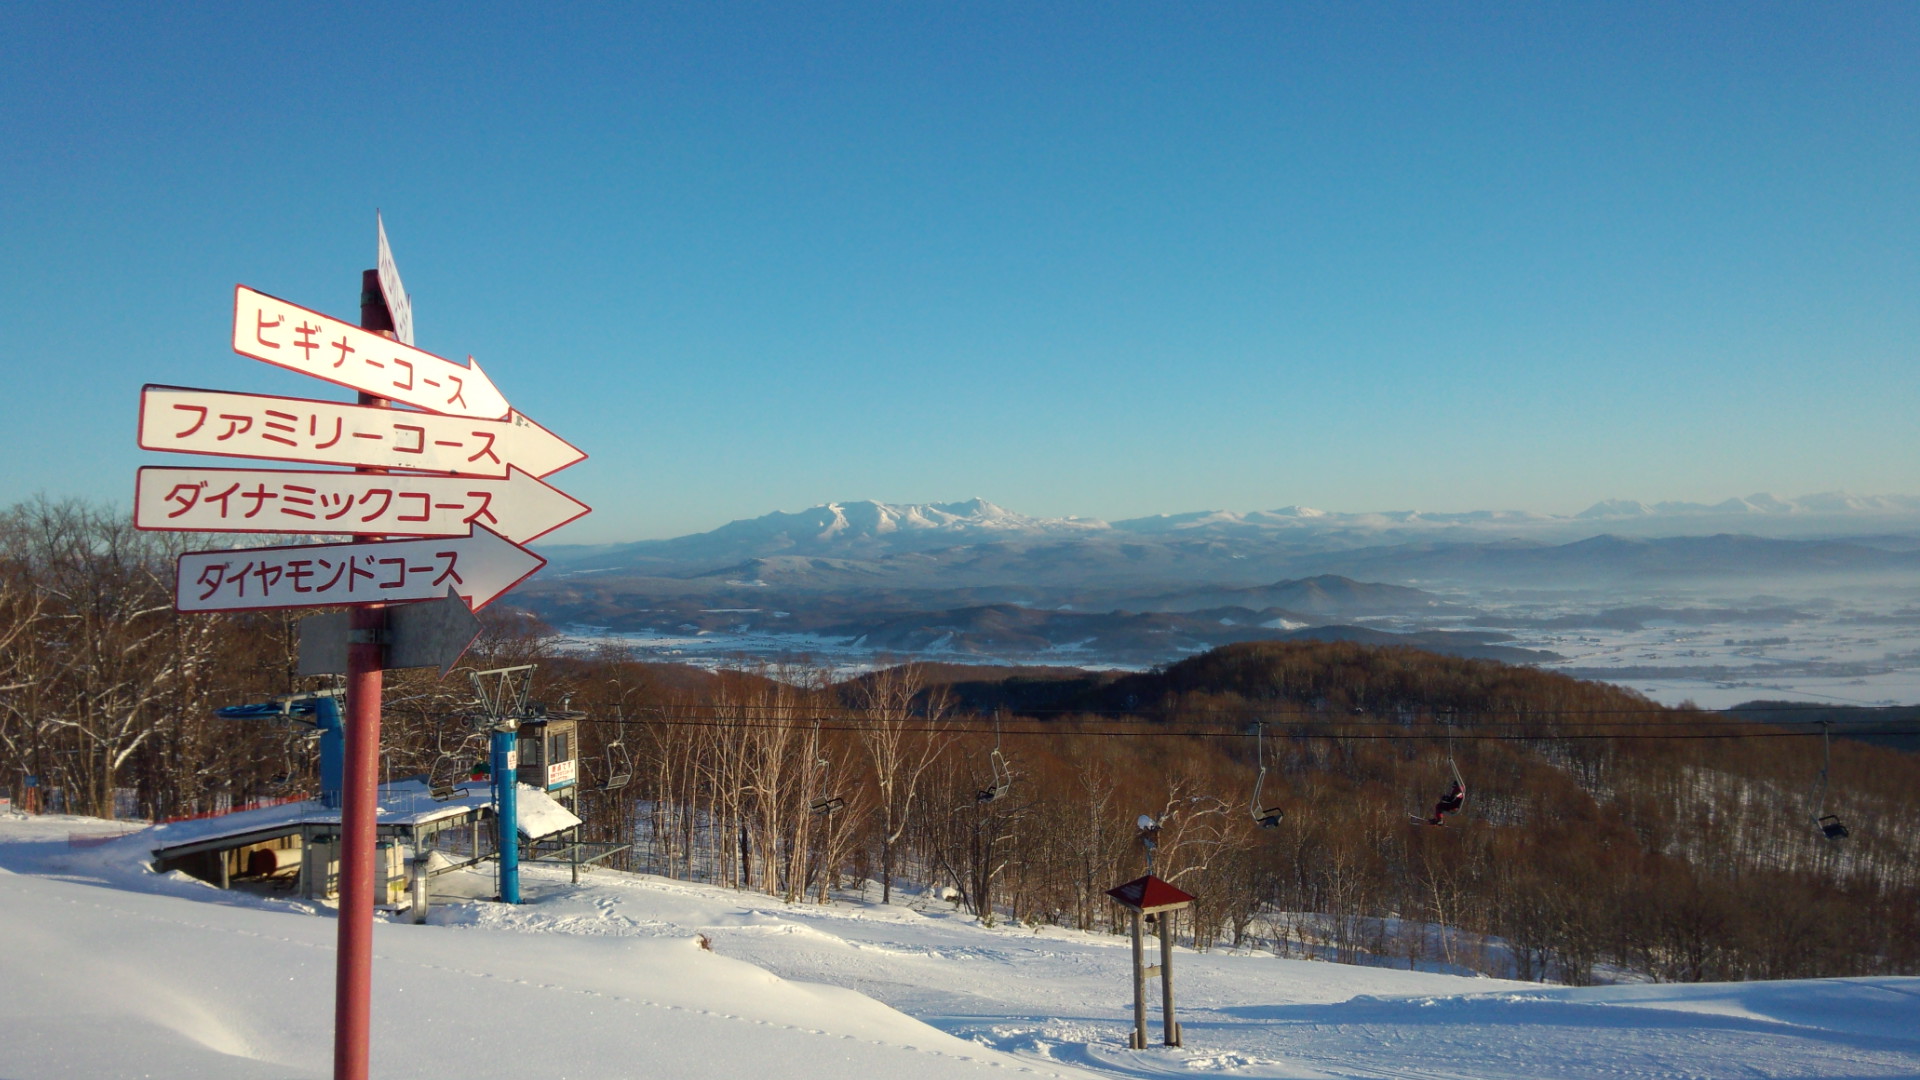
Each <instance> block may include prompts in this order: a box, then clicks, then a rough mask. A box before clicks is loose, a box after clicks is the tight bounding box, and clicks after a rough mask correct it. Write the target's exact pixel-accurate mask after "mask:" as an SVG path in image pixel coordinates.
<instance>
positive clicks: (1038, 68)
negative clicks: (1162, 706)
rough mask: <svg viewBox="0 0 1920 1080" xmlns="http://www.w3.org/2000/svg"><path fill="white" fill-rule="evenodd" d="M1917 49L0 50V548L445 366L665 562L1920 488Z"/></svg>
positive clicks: (591, 527) (1843, 16) (89, 19)
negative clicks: (359, 341)
mask: <svg viewBox="0 0 1920 1080" xmlns="http://www.w3.org/2000/svg"><path fill="white" fill-rule="evenodd" d="M1917 195H1920V5H1916V4H1912V3H1897V4H1858V3H1850V4H1798V5H1776V4H1757V3H1739V4H1710V3H1690V4H1650V3H1649V4H1643V3H1580V4H1565V5H1561V4H1541V3H1526V4H1516V5H1488V4H1415V3H1406V4H1391V5H1366V4H1355V3H1337V4H1329V5H1314V4H1301V3H1268V4H1255V5H1245V6H1242V5H1230V4H1181V5H1168V4H1156V5H1129V4H1109V3H1088V4H1044V3H1031V2H1029V3H1014V4H1006V5H994V4H981V3H968V4H932V3H927V4H894V3H885V4H872V5H865V4H856V5H838V4H831V3H821V2H809V3H804V4H792V5H722V4H709V3H687V4H674V5H640V4H611V5H606V6H588V5H584V4H567V5H545V4H524V3H516V4H498V5H490V4H451V3H450V4H445V5H435V6H430V7H409V6H406V5H396V4H370V5H343V4H327V5H313V6H311V7H306V8H302V7H299V6H295V5H280V4H235V5H219V4H191V5H159V4H144V3H143V4H132V5H127V6H125V7H106V6H100V5H88V4H9V5H5V6H4V7H0V196H3V197H0V238H4V243H3V245H0V251H4V253H5V259H4V262H3V263H0V375H4V376H5V385H6V387H7V396H6V398H5V401H6V403H7V406H8V412H9V416H8V422H7V423H6V424H5V425H4V427H0V450H4V455H5V461H6V465H5V468H4V470H0V503H8V502H12V501H14V500H16V499H19V498H22V497H26V496H28V495H31V494H32V493H34V492H38V491H44V492H46V493H47V494H49V495H54V496H68V495H80V496H86V497H89V498H93V499H97V500H103V501H113V502H118V503H123V504H124V503H127V502H129V501H130V499H131V494H132V482H133V470H134V468H135V466H136V465H138V464H141V463H142V462H145V463H148V464H163V463H165V464H193V463H196V462H203V461H204V459H189V460H177V461H173V462H166V461H163V460H161V459H162V458H164V457H166V455H156V454H143V453H142V452H141V451H139V450H138V449H137V448H136V447H135V445H134V428H135V419H136V403H137V397H138V391H139V387H140V386H141V385H142V384H143V383H146V382H162V383H173V384H178V385H187V386H203V387H210V388H221V389H233V390H252V391H261V392H268V393H281V394H289V395H305V396H313V397H333V398H339V397H341V396H342V392H341V391H339V390H337V389H336V388H333V387H330V386H327V385H326V384H322V383H318V382H314V381H312V380H308V379H304V378H302V377H300V376H297V375H293V374H289V373H285V372H281V371H278V370H276V369H271V368H269V367H267V366H266V365H263V364H260V363H258V362H255V361H251V360H247V359H244V358H242V357H239V356H236V355H234V354H233V353H232V352H231V351H230V350H229V347H228V338H229V332H230V321H231V317H232V316H231V304H232V287H233V285H234V284H235V283H236V282H242V283H245V284H247V285H250V286H252V287H254V288H257V289H260V290H263V291H265V292H269V293H273V294H275V295H279V296H283V297H286V298H288V299H290V300H294V301H296V302H299V303H303V304H306V305H308V306H310V307H313V308H317V309H319V310H321V311H325V312H328V313H330V314H334V315H337V316H341V317H344V318H348V319H353V318H356V317H357V298H358V288H359V271H360V270H361V269H363V268H365V267H369V266H371V265H373V258H374V210H375V208H376V207H378V208H380V209H382V210H384V212H385V215H386V221H387V228H388V233H389V235H390V236H391V238H392V241H393V245H394V251H395V255H396V257H397V260H398V263H399V266H400V268H401V270H402V272H403V274H404V275H405V277H406V281H407V285H408V288H409V291H410V292H411V293H412V294H413V297H414V307H415V318H416V322H417V327H418V339H419V344H420V345H421V346H422V347H423V348H426V349H428V350H430V351H434V352H438V353H441V354H442V355H446V356H451V357H456V358H459V357H464V356H466V355H467V354H469V353H471V354H473V355H475V356H477V357H478V358H479V359H480V360H481V362H482V363H483V364H484V365H485V366H486V367H487V370H488V371H489V373H490V374H492V375H493V377H494V378H495V380H496V381H497V382H498V383H499V385H500V387H501V389H502V390H503V391H505V393H506V394H507V396H508V397H509V398H510V399H512V401H513V402H514V403H515V404H516V405H517V406H519V407H520V408H522V409H523V410H524V411H525V412H527V413H528V414H529V415H531V416H533V417H534V418H536V419H538V420H539V421H541V422H542V423H544V424H546V425H547V426H548V427H550V428H552V429H554V430H555V431H557V432H559V433H560V434H562V435H564V436H567V437H568V438H569V439H571V440H572V441H573V442H575V443H576V444H578V445H579V446H581V447H582V448H584V449H586V450H587V451H588V452H589V453H590V454H591V455H592V458H591V460H589V461H587V462H585V463H582V464H580V465H578V466H575V467H574V468H572V469H569V470H567V471H565V472H562V473H560V474H557V475H556V476H555V477H554V478H553V479H554V481H555V482H556V483H557V484H558V485H559V486H560V487H562V488H565V489H566V490H568V491H570V492H571V493H573V494H575V495H576V496H578V497H580V498H581V499H583V500H584V501H586V502H588V503H591V504H593V505H594V506H595V508H596V513H595V514H594V515H593V516H592V517H589V518H587V519H585V520H583V521H582V522H580V523H579V524H577V525H574V526H571V527H569V528H568V529H566V530H564V531H562V532H561V533H556V534H554V536H553V537H552V538H551V539H553V540H556V541H576V542H593V541H604V540H621V539H634V538H640V537H649V536H670V535H677V534H680V533H685V532H691V531H696V530H701V529H706V528H711V527H714V526H716V525H719V524H721V523H723V522H725V521H727V520H730V519H732V518H737V517H747V516H755V515H758V514H761V513H765V512H767V511H770V510H775V509H782V510H797V509H800V508H802V507H805V506H808V505H811V504H815V503H819V502H825V501H830V500H850V499H863V498H873V499H882V500H887V501H895V502H911V501H945V500H953V499H962V498H967V497H970V496H974V495H979V496H984V497H986V498H989V499H992V500H993V501H995V502H998V503H1001V504H1003V505H1006V506H1008V507H1010V508H1012V509H1016V510H1020V511H1023V512H1026V513H1031V514H1041V515H1064V514H1084V515H1093V516H1098V517H1104V518H1109V519H1113V518H1121V517H1129V516H1135V515H1141V514H1148V513H1158V512H1177V511H1187V510H1198V509H1207V508H1227V509H1236V510H1250V509H1257V508H1271V507H1276V506H1282V505H1287V504H1293V503H1300V504H1306V505H1311V506H1319V507H1324V508H1327V509H1334V510H1378V509H1429V510H1466V509H1476V508H1517V509H1531V510H1541V511H1551V512H1572V511H1577V510H1579V509H1581V508H1582V507H1584V506H1586V505H1587V504H1589V503H1591V502H1593V501H1595V500H1597V499H1600V498H1606V497H1625V498H1639V499H1645V500H1649V501H1652V500H1658V499H1700V500H1718V499H1721V498H1725V497H1728V496H1731V495H1737V494H1747V493H1750V492H1754V491H1762V490H1765V491H1773V492H1777V493H1780V494H1784V495H1797V494H1803V493H1807V492H1813V491H1824V490H1836V489H1845V490H1851V491H1857V492H1864V493H1887V492H1902V493H1912V492H1916V491H1920V452H1916V451H1917V450H1920V446H1917V445H1916V444H1917V443H1920V423H1916V408H1915V406H1916V405H1917V404H1920V388H1917V387H1916V379H1915V373H1916V361H1920V199H1917V198H1916V196H1917Z"/></svg>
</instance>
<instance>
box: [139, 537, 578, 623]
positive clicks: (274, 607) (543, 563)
mask: <svg viewBox="0 0 1920 1080" xmlns="http://www.w3.org/2000/svg"><path fill="white" fill-rule="evenodd" d="M476 531H478V532H484V533H493V538H494V539H495V540H498V541H500V542H501V543H503V544H506V545H507V546H509V547H516V548H520V550H521V551H524V552H526V553H527V554H528V555H530V556H532V557H533V559H534V561H535V562H536V563H538V565H537V566H535V567H534V568H533V569H531V570H529V571H527V572H526V573H524V574H521V575H520V576H519V577H517V578H514V579H513V581H512V582H511V583H509V584H508V585H507V586H506V587H505V588H503V589H501V590H500V591H499V592H497V593H494V594H493V596H492V597H491V598H490V599H488V600H485V601H483V602H481V603H480V604H479V605H477V606H476V605H475V604H474V602H473V600H472V598H471V597H466V596H462V597H460V599H462V600H465V601H466V603H467V610H469V611H474V612H478V611H480V610H482V609H484V608H485V607H486V606H487V605H488V604H491V603H493V602H494V601H496V600H498V599H500V598H501V597H503V596H505V595H507V594H508V593H510V592H512V591H513V590H515V589H517V588H519V587H520V583H521V582H523V581H525V580H527V579H528V578H530V577H532V576H533V575H535V574H537V573H539V572H540V571H542V570H544V569H546V567H547V560H546V559H545V558H543V557H542V556H541V555H539V554H538V553H537V552H533V551H528V550H527V549H526V548H524V547H521V546H520V545H519V544H516V543H514V542H513V541H511V540H509V539H507V538H506V537H504V536H501V535H500V534H499V533H496V532H493V530H492V529H489V528H486V527H484V526H482V527H481V528H480V529H478V530H476ZM472 535H473V534H472V533H468V534H467V536H466V537H458V536H454V537H447V536H421V537H412V538H409V539H406V540H397V541H395V543H401V544H411V543H417V542H419V541H421V540H462V539H466V538H467V537H471V536H472ZM379 543H380V541H377V540H376V541H374V542H373V543H371V544H270V545H268V546H267V547H257V548H206V549H204V550H201V551H183V552H181V553H180V554H179V555H176V556H174V560H173V610H175V611H177V612H179V613H180V614H182V615H221V614H226V613H229V612H240V611H293V610H297V609H300V608H331V607H369V606H371V605H373V604H412V603H424V602H426V601H429V600H438V599H440V597H438V596H420V597H412V598H409V599H406V600H393V599H387V600H326V601H323V602H320V603H315V604H266V605H263V606H260V607H222V608H183V607H181V606H180V563H181V562H182V561H183V560H185V559H187V558H189V557H191V556H194V555H224V554H226V553H227V552H235V553H240V552H252V551H305V550H312V551H319V550H321V549H322V548H357V549H359V550H361V551H363V552H364V551H365V550H366V549H368V548H372V547H377V546H379ZM440 595H441V596H445V595H446V594H445V593H442V594H440ZM455 595H458V590H456V591H455Z"/></svg>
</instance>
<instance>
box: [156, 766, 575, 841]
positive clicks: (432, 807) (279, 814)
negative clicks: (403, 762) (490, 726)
mask: <svg viewBox="0 0 1920 1080" xmlns="http://www.w3.org/2000/svg"><path fill="white" fill-rule="evenodd" d="M454 792H455V793H454V797H453V798H451V799H448V800H446V801H445V802H441V801H439V800H436V799H434V798H433V796H431V795H429V794H427V785H426V784H425V783H424V782H423V781H420V780H396V781H394V782H393V783H390V784H382V785H380V790H379V795H378V799H379V806H380V812H379V817H378V821H379V824H381V825H389V826H404V827H408V828H417V827H419V826H421V825H426V824H430V823H432V822H435V821H439V820H442V819H444V818H449V817H458V816H461V815H464V814H469V813H472V812H473V811H475V810H478V809H481V808H489V809H490V808H491V807H492V806H493V796H492V794H491V791H490V789H489V786H488V785H487V784H485V783H468V784H463V785H461V786H459V787H457V788H455V789H454ZM339 821H340V811H338V810H330V809H328V808H326V807H324V806H321V805H320V804H319V803H318V802H317V801H314V800H311V799H309V800H306V801H303V802H292V803H284V804H282V805H280V806H268V807H262V808H261V809H258V810H239V811H235V812H234V813H231V814H222V815H221V816H219V817H210V818H199V819H196V820H193V821H174V822H169V823H167V824H164V825H155V826H153V827H152V828H150V829H148V830H146V831H145V833H144V834H143V839H144V840H145V841H146V842H147V844H148V846H149V847H151V848H152V849H153V851H154V853H155V854H158V853H160V852H162V851H165V850H168V849H170V848H177V847H182V846H185V845H188V844H198V843H202V842H204V841H207V840H217V839H220V838H222V837H228V836H241V835H244V834H247V833H252V832H259V831H262V830H271V829H293V828H297V827H298V826H301V825H332V824H338V823H339ZM518 824H519V832H520V835H521V836H524V837H526V838H527V839H529V840H538V839H540V838H541V837H543V836H551V835H553V834H554V833H556V832H560V831H562V830H564V829H571V828H573V827H574V826H576V825H578V824H580V819H579V818H577V817H575V816H573V814H571V813H569V812H568V811H567V808H566V807H564V806H561V805H560V804H559V803H557V802H555V801H554V800H553V798H552V797H551V796H549V795H548V794H547V793H546V792H544V791H540V790H537V789H535V788H532V787H528V786H527V785H526V784H521V785H520V797H519V822H518Z"/></svg>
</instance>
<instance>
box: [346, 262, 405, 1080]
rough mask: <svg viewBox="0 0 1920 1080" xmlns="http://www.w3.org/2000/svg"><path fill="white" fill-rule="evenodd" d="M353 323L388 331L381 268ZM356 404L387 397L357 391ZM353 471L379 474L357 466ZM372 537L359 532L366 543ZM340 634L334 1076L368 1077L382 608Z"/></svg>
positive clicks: (363, 280) (380, 402)
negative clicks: (342, 779) (342, 686)
mask: <svg viewBox="0 0 1920 1080" xmlns="http://www.w3.org/2000/svg"><path fill="white" fill-rule="evenodd" d="M360 325H361V326H362V327H364V328H366V329H368V330H380V331H386V332H388V333H391V332H392V330H393V317H392V316H391V315H390V314H388V312H387V303H386V300H385V299H383V298H382V297H381V295H380V273H379V271H378V270H368V271H365V272H364V273H362V274H361V275H360ZM360 404H362V405H374V406H380V407H385V406H386V405H388V404H389V402H388V401H387V399H386V398H379V397H374V396H373V395H371V394H361V395H360ZM358 471H360V472H385V471H386V470H385V469H361V470H358ZM376 539H379V538H378V537H372V536H368V537H359V538H356V542H366V541H372V540H376ZM348 626H349V627H350V634H349V637H348V639H347V716H346V728H347V768H346V783H345V784H344V785H343V786H342V789H341V797H340V928H339V942H340V945H339V956H338V958H337V962H336V966H335V973H334V996H333V1076H334V1080H367V1061H368V1055H369V1049H370V1046H371V1041H372V1040H371V1038H370V1037H369V1027H370V1026H371V1022H372V1014H373V897H374V889H375V887H376V885H377V884H378V883H379V882H378V867H376V866H375V865H374V856H375V854H376V851H377V842H378V828H377V825H378V814H379V782H380V672H381V665H382V660H383V657H382V645H381V641H382V639H383V638H384V637H385V630H386V626H387V612H386V609H385V608H384V607H382V606H379V605H371V606H367V607H356V608H354V609H353V610H352V614H351V615H350V616H349V622H348Z"/></svg>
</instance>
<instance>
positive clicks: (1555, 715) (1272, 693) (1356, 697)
mask: <svg viewBox="0 0 1920 1080" xmlns="http://www.w3.org/2000/svg"><path fill="white" fill-rule="evenodd" d="M923 670H925V671H926V672H927V673H928V675H929V677H930V679H931V680H932V681H933V682H935V683H937V684H939V685H943V686H949V687H951V688H952V689H953V692H955V693H957V694H958V695H959V696H960V697H961V699H962V700H963V701H964V702H965V704H967V705H968V706H969V707H970V708H973V709H976V710H978V711H983V712H991V711H994V710H996V709H1004V710H1006V711H1009V712H1015V713H1025V714H1030V715H1036V716H1038V715H1046V714H1059V713H1070V712H1086V713H1098V714H1102V715H1111V716H1119V715H1134V716H1141V717H1147V718H1164V717H1166V716H1171V715H1175V714H1178V713H1181V712H1182V711H1190V710H1191V709H1192V708H1193V707H1195V706H1196V705H1197V704H1199V703H1206V704H1207V705H1208V706H1209V707H1212V708H1228V707H1231V708H1234V709H1236V710H1238V711H1239V712H1241V713H1245V714H1247V715H1248V716H1250V717H1251V716H1252V715H1254V714H1255V713H1262V714H1269V715H1276V716H1286V717H1293V718H1298V719H1310V718H1313V717H1316V716H1317V717H1322V718H1324V717H1329V716H1336V715H1352V714H1354V713H1355V712H1356V711H1358V712H1366V713H1375V714H1380V715H1386V716H1401V717H1409V716H1412V715H1414V714H1416V713H1417V714H1421V715H1425V716H1427V717H1429V718H1433V717H1441V718H1444V717H1445V716H1447V715H1452V716H1453V718H1454V719H1455V720H1457V721H1459V722H1466V720H1467V719H1468V718H1469V717H1470V716H1473V715H1479V714H1487V715H1493V714H1499V715H1501V716H1504V717H1508V718H1513V717H1517V716H1524V717H1534V718H1538V719H1541V720H1543V721H1544V720H1548V719H1554V720H1558V719H1563V718H1566V717H1568V716H1574V715H1578V716H1582V717H1588V718H1592V717H1598V716H1603V715H1604V716H1611V717H1614V718H1626V717H1630V716H1644V715H1652V716H1654V717H1660V716H1666V715H1680V714H1681V713H1680V711H1679V710H1671V709H1664V708H1662V707H1660V706H1658V705H1656V704H1654V703H1653V702H1651V701H1649V700H1648V699H1646V698H1644V697H1642V696H1641V695H1639V694H1637V693H1635V692H1633V691H1631V690H1627V689H1623V688H1621V687H1618V686H1614V685H1611V684H1608V683H1600V682H1591V681H1588V680H1584V679H1575V678H1572V677H1570V676H1566V675H1561V674H1558V673H1556V672H1550V671H1542V670H1540V669H1538V668H1533V667H1524V666H1517V665H1512V664H1504V663H1500V662H1498V661H1494V660H1478V659H1466V658H1462V657H1458V656H1453V655H1442V654H1437V653H1432V652H1428V651H1425V650H1423V649H1417V648H1407V647H1393V646H1379V645H1373V644H1366V643H1359V642H1349V641H1311V640H1303V641H1286V642H1277V641H1262V642H1245V643H1241V644H1235V645H1227V646H1223V647H1221V648H1218V649H1213V650H1210V651H1208V652H1205V653H1201V654H1199V655H1197V656H1193V657H1189V658H1188V659H1186V660H1182V661H1180V662H1179V663H1176V664H1172V665H1169V666H1167V667H1165V668H1157V669H1155V670H1153V671H1148V672H1141V673H1137V674H1122V673H1117V672H1090V671H1081V670H1078V669H1073V668H1014V669H1006V668H987V667H963V666H954V665H945V666H943V665H924V666H923Z"/></svg>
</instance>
